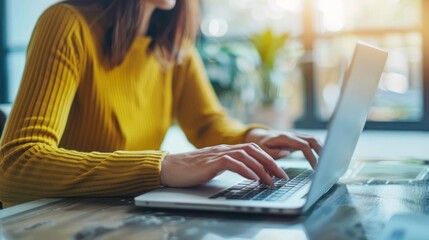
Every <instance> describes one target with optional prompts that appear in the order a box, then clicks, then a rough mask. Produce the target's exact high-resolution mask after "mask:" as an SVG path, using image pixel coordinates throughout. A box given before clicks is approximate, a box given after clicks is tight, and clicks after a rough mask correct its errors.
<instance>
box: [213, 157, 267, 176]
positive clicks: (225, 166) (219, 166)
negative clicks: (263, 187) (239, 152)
mask: <svg viewBox="0 0 429 240" xmlns="http://www.w3.org/2000/svg"><path fill="white" fill-rule="evenodd" d="M215 163H216V168H215V169H214V170H215V171H216V172H220V171H224V170H229V171H231V172H235V173H237V174H239V175H241V176H243V177H245V178H247V179H250V180H255V181H259V177H258V176H257V175H256V173H254V172H253V171H252V170H251V169H250V168H248V167H247V166H246V165H245V164H244V163H242V162H240V161H237V160H235V159H234V158H232V157H231V156H228V155H224V156H222V157H220V158H218V159H216V161H215Z"/></svg>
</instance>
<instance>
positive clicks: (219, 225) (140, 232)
mask: <svg viewBox="0 0 429 240" xmlns="http://www.w3.org/2000/svg"><path fill="white" fill-rule="evenodd" d="M428 202H429V187H428V182H427V181H425V182H420V183H414V184H412V185H337V186H335V187H334V188H333V189H332V190H331V191H330V192H328V193H327V194H326V195H325V196H324V197H323V198H322V199H321V200H320V201H319V202H318V203H316V205H315V206H314V207H313V209H312V210H311V211H310V212H309V213H307V214H306V215H303V216H299V217H295V218H290V217H276V216H264V215H258V214H234V213H218V212H204V211H183V210H180V211H179V210H171V211H170V210H168V211H167V210H163V209H158V210H148V209H145V208H138V207H135V206H134V205H133V201H132V198H100V199H93V198H81V199H77V198H75V199H73V198H68V199H61V200H59V201H55V202H53V203H50V204H47V205H44V206H41V207H38V208H35V209H32V210H29V211H23V212H21V213H17V214H12V215H11V216H8V217H4V218H2V219H1V220H0V229H1V230H2V231H1V232H2V234H3V236H1V237H3V238H4V239H94V238H97V239H141V238H144V239H268V238H269V239H376V238H377V237H378V236H379V234H380V232H381V231H382V229H383V227H384V224H385V223H386V222H387V221H388V220H389V219H390V217H392V216H393V215H394V214H397V213H408V212H414V213H423V214H429V204H428Z"/></svg>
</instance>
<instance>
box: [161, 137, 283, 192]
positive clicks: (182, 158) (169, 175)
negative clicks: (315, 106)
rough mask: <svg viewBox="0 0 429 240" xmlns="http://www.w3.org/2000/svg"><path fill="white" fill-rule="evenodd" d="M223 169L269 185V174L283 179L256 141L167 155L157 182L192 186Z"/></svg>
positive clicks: (270, 177) (278, 169)
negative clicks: (159, 179)
mask: <svg viewBox="0 0 429 240" xmlns="http://www.w3.org/2000/svg"><path fill="white" fill-rule="evenodd" d="M225 170H229V171H232V172H235V173H238V174H240V175H241V176H243V177H245V178H248V179H252V180H259V181H260V182H261V183H264V184H266V185H269V186H271V185H273V181H272V176H275V177H278V178H287V175H286V173H285V172H284V171H283V170H281V169H280V168H279V167H278V166H277V164H276V163H275V161H274V159H273V158H272V157H271V156H270V155H268V154H267V153H266V152H264V151H263V150H262V149H261V148H260V147H259V146H258V145H257V144H255V143H246V144H239V145H218V146H214V147H207V148H203V149H199V150H195V151H192V152H187V153H179V154H170V155H167V156H166V157H165V158H164V161H163V162H162V166H161V184H162V185H164V186H169V187H192V186H196V185H199V184H202V183H205V182H207V181H209V180H210V179H212V178H214V177H216V176H217V175H218V174H220V173H222V172H223V171H225Z"/></svg>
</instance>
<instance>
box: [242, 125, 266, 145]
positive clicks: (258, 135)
mask: <svg viewBox="0 0 429 240" xmlns="http://www.w3.org/2000/svg"><path fill="white" fill-rule="evenodd" d="M266 134H267V130H266V129H262V128H254V129H251V130H249V131H248V132H247V133H246V135H245V137H244V141H245V142H246V143H251V142H254V143H258V142H259V141H260V140H261V139H262V138H263V137H264V136H266Z"/></svg>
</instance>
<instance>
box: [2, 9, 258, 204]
mask: <svg viewBox="0 0 429 240" xmlns="http://www.w3.org/2000/svg"><path fill="white" fill-rule="evenodd" d="M96 12H97V11H96V10H94V9H88V10H82V9H80V8H76V7H74V6H71V5H67V4H65V3H60V4H56V5H54V6H52V7H50V8H49V9H48V10H46V11H45V13H44V14H43V15H42V16H41V17H40V19H39V21H38V23H37V25H36V27H35V30H34V32H33V35H32V38H31V41H30V44H29V47H28V52H27V61H26V67H25V71H24V75H23V79H22V83H21V87H20V90H19V92H18V95H17V98H16V101H15V103H14V106H13V108H12V111H11V115H10V117H9V119H8V122H7V124H6V128H5V131H4V134H3V136H2V139H1V142H0V147H1V148H0V160H1V163H0V200H1V201H2V202H4V203H5V205H10V204H16V203H22V202H26V201H29V200H33V199H38V198H42V197H70V196H73V197H76V196H91V197H97V196H133V195H136V194H139V193H142V192H144V191H147V190H151V189H154V188H157V187H159V186H160V178H159V175H160V165H161V161H162V159H163V158H164V157H165V156H166V154H167V153H166V152H163V151H160V150H159V149H160V145H161V143H162V141H163V139H164V136H165V133H166V131H167V130H168V128H169V127H170V125H171V124H172V123H173V122H175V121H177V123H178V124H179V125H180V126H181V127H182V129H183V130H184V132H185V134H186V136H187V137H188V139H189V141H190V142H191V143H193V144H194V145H195V146H196V147H205V146H211V145H216V144H221V143H225V144H236V143H240V142H242V141H243V137H244V134H245V133H246V131H248V130H249V129H251V128H252V126H244V125H242V124H241V123H239V122H237V121H234V120H232V119H230V118H228V117H227V115H226V114H225V111H224V110H223V108H222V107H221V105H220V104H219V102H218V100H217V98H216V96H215V94H214V92H213V89H212V88H211V85H210V83H209V81H208V79H207V76H206V73H205V70H204V66H203V64H202V61H201V59H200V57H199V55H198V53H197V51H196V50H195V48H194V47H189V48H186V49H187V52H188V54H187V55H186V57H185V58H184V60H183V62H182V63H181V64H177V65H175V66H173V67H171V68H168V69H165V67H162V66H161V64H160V63H159V61H158V60H157V58H156V57H155V54H153V53H152V52H149V51H148V50H147V48H148V44H149V43H150V41H151V39H150V38H148V37H143V36H141V37H137V39H136V40H135V42H134V43H133V45H132V47H131V49H130V51H129V53H128V54H127V56H126V58H125V60H124V62H123V63H122V64H121V65H120V66H118V67H116V68H112V67H109V64H108V61H107V59H106V58H105V56H104V54H103V52H102V47H101V46H102V37H103V34H104V32H105V31H104V29H105V27H104V26H103V24H102V23H103V21H102V20H100V21H96V22H94V18H95V17H97V16H98V15H99V14H95V13H96Z"/></svg>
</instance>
